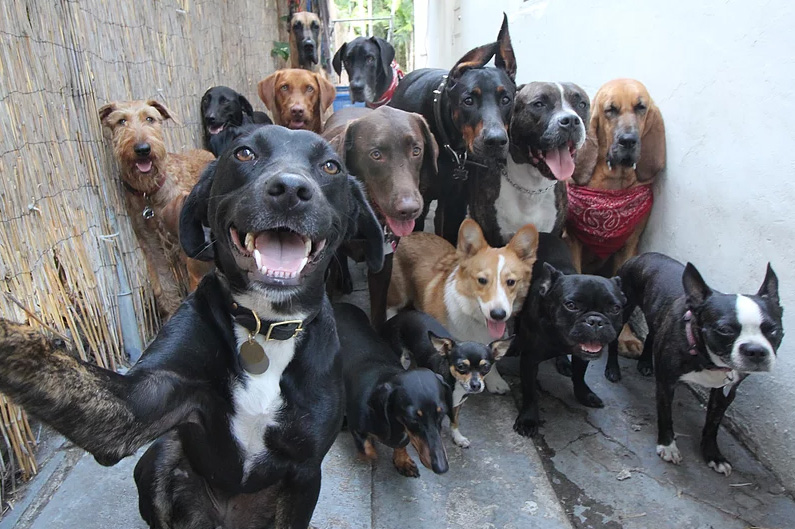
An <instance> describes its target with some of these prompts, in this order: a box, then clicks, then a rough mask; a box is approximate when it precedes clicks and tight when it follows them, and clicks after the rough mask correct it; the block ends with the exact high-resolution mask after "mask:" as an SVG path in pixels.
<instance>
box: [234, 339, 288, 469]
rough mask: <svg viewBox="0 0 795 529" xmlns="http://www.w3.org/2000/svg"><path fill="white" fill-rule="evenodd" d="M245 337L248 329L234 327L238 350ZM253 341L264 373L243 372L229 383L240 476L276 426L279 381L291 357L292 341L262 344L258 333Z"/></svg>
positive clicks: (263, 446) (279, 393) (262, 341)
mask: <svg viewBox="0 0 795 529" xmlns="http://www.w3.org/2000/svg"><path fill="white" fill-rule="evenodd" d="M248 335H249V332H248V329H246V328H245V327H243V326H242V325H238V324H235V337H236V338H237V344H238V348H239V347H240V344H242V343H243V342H245V341H247V340H248ZM255 340H257V343H259V344H260V345H261V346H262V347H263V349H264V350H265V354H267V355H268V359H269V360H270V366H269V367H268V370H267V371H265V372H264V373H262V374H259V375H254V374H251V373H246V372H243V375H241V377H240V378H238V379H236V380H234V381H233V382H232V403H233V405H234V412H233V415H232V417H231V420H230V422H231V425H232V434H233V435H234V436H235V439H236V440H237V444H238V447H239V448H240V451H241V452H242V454H243V459H244V464H243V471H244V475H247V474H248V473H249V471H250V470H251V468H252V467H253V466H255V464H256V462H257V460H258V459H259V458H260V457H261V456H262V455H264V452H265V450H266V449H265V431H266V430H267V429H268V428H269V427H271V426H276V425H277V424H278V420H279V412H280V411H281V409H282V406H283V404H284V402H283V400H282V394H281V387H280V385H279V382H280V380H281V378H282V373H283V372H284V370H285V369H286V368H287V365H288V364H289V363H290V361H291V360H292V359H293V356H294V355H295V341H296V339H295V338H291V339H290V340H283V341H281V340H271V341H269V342H266V341H265V337H264V336H262V335H261V334H258V335H257V336H256V337H255Z"/></svg>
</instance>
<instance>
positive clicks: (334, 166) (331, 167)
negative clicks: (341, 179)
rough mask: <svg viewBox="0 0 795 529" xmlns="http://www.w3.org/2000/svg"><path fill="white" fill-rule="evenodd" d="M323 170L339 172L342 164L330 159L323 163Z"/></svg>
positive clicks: (329, 172)
mask: <svg viewBox="0 0 795 529" xmlns="http://www.w3.org/2000/svg"><path fill="white" fill-rule="evenodd" d="M323 170H324V171H326V172H327V173H328V174H331V175H334V174H339V172H340V171H341V170H342V168H341V167H340V164H338V163H337V162H335V161H333V160H329V161H327V162H326V163H324V164H323Z"/></svg>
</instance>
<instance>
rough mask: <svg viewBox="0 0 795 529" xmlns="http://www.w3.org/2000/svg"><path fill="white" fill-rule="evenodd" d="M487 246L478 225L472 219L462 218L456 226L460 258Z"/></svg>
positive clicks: (473, 253)
mask: <svg viewBox="0 0 795 529" xmlns="http://www.w3.org/2000/svg"><path fill="white" fill-rule="evenodd" d="M488 246H489V243H487V242H486V238H485V237H483V230H481V229H480V225H479V224H478V223H477V222H475V221H474V220H472V219H464V222H462V223H461V227H460V228H458V248H457V250H458V255H459V256H460V257H462V258H463V257H469V256H472V255H475V254H476V253H478V252H479V251H480V250H482V249H483V248H487V247H488Z"/></svg>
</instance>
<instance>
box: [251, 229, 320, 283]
mask: <svg viewBox="0 0 795 529" xmlns="http://www.w3.org/2000/svg"><path fill="white" fill-rule="evenodd" d="M309 245H311V243H308V242H305V241H304V238H303V237H301V236H300V235H298V234H297V233H294V232H291V231H266V232H263V233H260V234H259V235H257V238H256V239H255V240H254V252H253V253H254V259H255V260H256V262H257V268H259V269H260V271H262V272H263V273H266V272H267V273H269V274H272V273H274V272H283V273H286V274H290V275H292V274H298V273H299V272H300V271H301V270H302V269H303V268H304V266H305V265H306V263H307V261H308V260H309V257H308V256H309V250H310V249H311V247H310V248H308V246H309Z"/></svg>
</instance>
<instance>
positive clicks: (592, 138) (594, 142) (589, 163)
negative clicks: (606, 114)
mask: <svg viewBox="0 0 795 529" xmlns="http://www.w3.org/2000/svg"><path fill="white" fill-rule="evenodd" d="M601 120H602V109H601V108H598V107H597V106H596V100H594V103H593V105H592V106H591V118H590V122H589V123H588V130H587V132H586V135H585V143H584V144H583V146H582V147H580V149H579V150H578V151H577V153H576V154H575V158H574V173H573V174H572V175H571V178H572V180H574V182H575V183H576V184H578V185H581V186H584V185H586V184H587V183H588V182H590V181H591V177H593V170H594V168H595V167H596V160H597V158H598V157H599V128H600V124H601Z"/></svg>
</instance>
